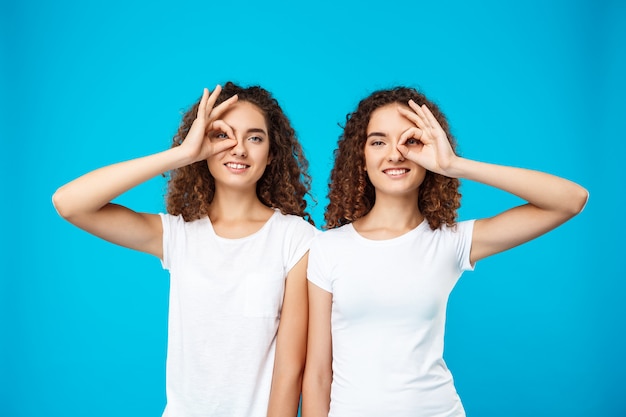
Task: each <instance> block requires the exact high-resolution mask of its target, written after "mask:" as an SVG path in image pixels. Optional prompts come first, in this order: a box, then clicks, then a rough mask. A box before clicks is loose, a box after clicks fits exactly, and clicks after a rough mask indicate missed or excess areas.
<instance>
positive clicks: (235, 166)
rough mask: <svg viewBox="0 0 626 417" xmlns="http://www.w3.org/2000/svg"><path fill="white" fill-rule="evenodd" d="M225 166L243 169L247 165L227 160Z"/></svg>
mask: <svg viewBox="0 0 626 417" xmlns="http://www.w3.org/2000/svg"><path fill="white" fill-rule="evenodd" d="M226 166H227V167H229V168H232V169H244V168H247V167H248V166H247V165H244V164H235V163H234V162H229V163H227V164H226Z"/></svg>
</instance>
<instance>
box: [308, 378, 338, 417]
mask: <svg viewBox="0 0 626 417" xmlns="http://www.w3.org/2000/svg"><path fill="white" fill-rule="evenodd" d="M330 384H331V381H330V377H322V376H317V377H316V376H313V375H311V373H305V377H304V382H303V385H302V417H328V411H329V410H330Z"/></svg>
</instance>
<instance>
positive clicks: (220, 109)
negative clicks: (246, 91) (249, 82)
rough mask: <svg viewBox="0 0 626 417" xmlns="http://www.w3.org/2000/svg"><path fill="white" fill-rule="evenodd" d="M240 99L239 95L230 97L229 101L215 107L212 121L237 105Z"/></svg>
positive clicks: (211, 115) (212, 111)
mask: <svg viewBox="0 0 626 417" xmlns="http://www.w3.org/2000/svg"><path fill="white" fill-rule="evenodd" d="M238 99H239V97H237V94H235V95H234V96H232V97H230V98H229V99H228V100H224V101H223V102H222V103H220V104H218V105H217V107H215V108H214V109H212V110H211V112H210V117H211V118H212V119H217V118H218V117H220V116H221V115H222V114H223V113H224V112H225V111H226V110H228V108H229V107H230V106H232V105H233V104H234V103H236V102H237V100H238Z"/></svg>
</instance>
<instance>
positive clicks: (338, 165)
mask: <svg viewBox="0 0 626 417" xmlns="http://www.w3.org/2000/svg"><path fill="white" fill-rule="evenodd" d="M409 100H413V101H414V102H415V103H417V104H418V105H420V106H421V105H422V104H426V106H428V108H429V109H430V111H431V112H432V113H433V115H434V116H435V118H436V119H437V121H438V122H439V124H441V127H442V128H443V130H444V131H445V132H446V135H447V136H448V140H449V141H450V144H451V145H452V149H453V150H455V149H456V141H455V139H454V137H453V136H452V134H451V133H450V127H449V125H448V121H447V120H446V117H445V116H444V114H443V113H442V112H441V110H440V109H439V107H438V106H437V105H436V104H435V103H433V102H431V101H430V100H428V99H427V98H426V96H424V94H422V93H420V92H419V91H417V90H415V89H413V88H409V87H395V88H392V89H388V90H379V91H375V92H374V93H372V94H371V95H370V96H369V97H366V98H365V99H363V100H361V102H359V105H358V107H357V109H356V111H355V112H353V113H349V114H348V115H347V116H346V125H345V127H344V128H343V134H342V135H341V136H340V137H339V143H338V148H337V149H336V150H335V165H334V167H333V169H332V171H331V175H330V183H329V191H328V200H329V203H328V206H326V211H325V213H324V219H325V221H326V224H325V226H324V228H326V229H333V228H335V227H339V226H342V225H344V224H348V223H351V222H353V221H355V220H357V219H359V218H361V217H363V216H364V215H366V214H367V213H368V212H369V211H370V210H371V209H372V207H373V206H374V203H375V201H376V192H375V189H374V186H373V185H372V183H371V182H370V180H369V177H368V176H367V172H366V171H365V156H364V155H365V142H366V136H367V126H368V124H369V120H370V117H371V115H372V113H373V112H374V110H376V109H378V108H380V107H383V106H386V105H388V104H392V103H399V104H402V105H404V106H408V102H409ZM459 185H460V181H459V180H458V179H457V178H449V177H445V176H443V175H440V174H436V173H434V172H431V171H426V176H425V178H424V181H423V182H422V184H421V185H420V187H419V193H418V198H417V205H418V207H419V210H420V212H421V213H422V215H423V216H424V217H425V218H426V220H427V221H428V224H429V225H430V228H431V229H433V230H435V229H438V228H439V227H441V225H442V224H446V225H448V226H453V225H454V224H455V223H456V217H457V209H458V208H459V207H460V206H461V194H460V193H459Z"/></svg>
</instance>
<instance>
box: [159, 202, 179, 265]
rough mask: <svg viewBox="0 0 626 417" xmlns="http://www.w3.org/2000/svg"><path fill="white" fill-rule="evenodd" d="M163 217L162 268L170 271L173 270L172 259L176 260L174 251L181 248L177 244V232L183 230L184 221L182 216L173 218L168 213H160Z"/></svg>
mask: <svg viewBox="0 0 626 417" xmlns="http://www.w3.org/2000/svg"><path fill="white" fill-rule="evenodd" d="M159 216H161V224H162V225H163V259H161V266H162V267H163V269H166V270H170V269H171V268H172V259H174V258H175V255H176V254H175V253H174V251H175V250H176V249H177V248H179V245H177V244H176V236H177V233H176V231H177V230H182V223H184V220H183V218H182V216H172V215H171V214H167V213H159Z"/></svg>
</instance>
